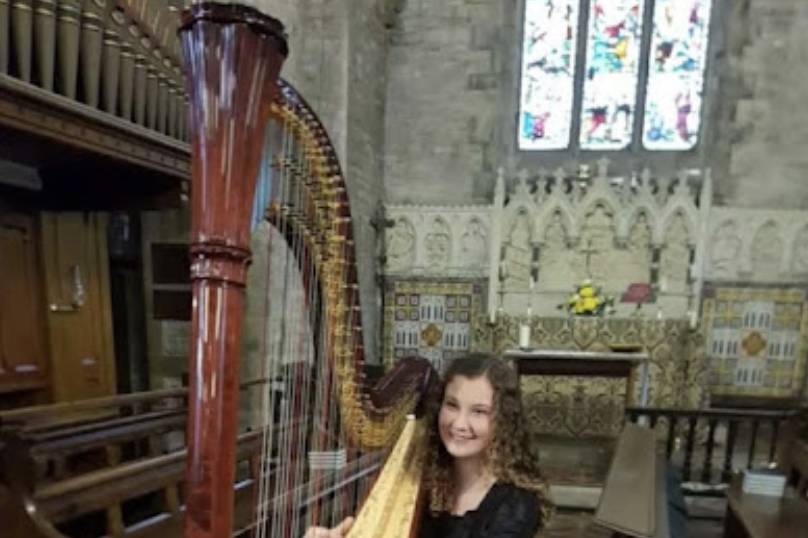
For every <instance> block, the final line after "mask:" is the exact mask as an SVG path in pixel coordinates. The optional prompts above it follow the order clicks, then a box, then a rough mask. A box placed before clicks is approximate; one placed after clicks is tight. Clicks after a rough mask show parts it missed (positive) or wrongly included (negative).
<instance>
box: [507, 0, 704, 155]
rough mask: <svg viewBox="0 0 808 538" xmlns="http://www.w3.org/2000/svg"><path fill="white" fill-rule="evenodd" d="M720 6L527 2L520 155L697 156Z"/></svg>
mask: <svg viewBox="0 0 808 538" xmlns="http://www.w3.org/2000/svg"><path fill="white" fill-rule="evenodd" d="M712 3H713V1H712V0H525V12H524V34H523V46H522V66H521V82H520V98H519V121H518V132H517V138H518V144H519V149H520V150H527V151H531V150H566V149H574V148H580V149H582V150H600V151H617V150H624V149H627V148H629V147H630V146H632V144H635V143H636V144H640V145H641V146H642V147H643V148H644V149H646V150H651V151H686V150H690V149H693V148H694V147H695V146H696V145H697V144H698V136H699V130H700V124H701V115H702V94H703V91H704V71H705V65H706V60H707V47H708V44H709V26H710V15H711V10H712ZM579 59H580V60H581V61H578V60H579Z"/></svg>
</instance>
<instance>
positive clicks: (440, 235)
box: [424, 217, 452, 272]
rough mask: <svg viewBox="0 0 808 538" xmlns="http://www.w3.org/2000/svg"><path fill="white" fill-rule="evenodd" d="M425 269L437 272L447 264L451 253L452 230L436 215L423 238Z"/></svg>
mask: <svg viewBox="0 0 808 538" xmlns="http://www.w3.org/2000/svg"><path fill="white" fill-rule="evenodd" d="M424 255H425V261H426V268H427V271H430V272H439V271H441V270H443V269H445V268H446V267H447V266H448V265H449V261H450V259H451V255H452V231H451V229H450V228H449V225H448V224H447V223H446V221H445V220H443V218H441V217H436V218H435V219H434V220H433V221H432V225H431V226H430V228H429V231H428V233H427V235H426V238H425V239H424Z"/></svg>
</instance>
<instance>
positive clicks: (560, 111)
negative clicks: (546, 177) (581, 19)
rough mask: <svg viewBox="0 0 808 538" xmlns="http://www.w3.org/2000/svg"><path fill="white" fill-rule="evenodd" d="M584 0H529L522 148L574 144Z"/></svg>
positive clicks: (523, 57) (523, 93)
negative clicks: (577, 53) (580, 10)
mask: <svg viewBox="0 0 808 538" xmlns="http://www.w3.org/2000/svg"><path fill="white" fill-rule="evenodd" d="M578 6H579V2H578V0H525V39H524V48H523V52H522V91H521V99H520V101H521V102H520V110H519V148H520V149H526V150H531V149H564V148H566V147H567V146H568V145H569V139H570V127H571V123H572V122H571V119H572V105H573V83H574V81H575V48H576V45H575V43H576V39H577V34H578Z"/></svg>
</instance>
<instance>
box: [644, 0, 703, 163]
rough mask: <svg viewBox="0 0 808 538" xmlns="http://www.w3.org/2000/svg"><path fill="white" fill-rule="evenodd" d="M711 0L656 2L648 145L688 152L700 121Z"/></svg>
mask: <svg viewBox="0 0 808 538" xmlns="http://www.w3.org/2000/svg"><path fill="white" fill-rule="evenodd" d="M710 7H711V0H688V1H683V0H657V1H656V3H655V5H654V36H653V41H652V43H651V57H650V59H649V71H648V96H647V98H646V101H645V126H644V128H643V144H644V145H645V147H646V148H648V149H662V150H686V149H690V148H692V147H693V146H695V145H696V142H697V139H698V132H699V123H700V118H701V96H702V87H703V85H704V64H705V61H706V57H707V43H708V34H709V23H710Z"/></svg>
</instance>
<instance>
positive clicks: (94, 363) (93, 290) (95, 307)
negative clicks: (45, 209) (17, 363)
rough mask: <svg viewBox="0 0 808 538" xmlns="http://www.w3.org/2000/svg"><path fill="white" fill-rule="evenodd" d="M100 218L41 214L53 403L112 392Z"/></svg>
mask: <svg viewBox="0 0 808 538" xmlns="http://www.w3.org/2000/svg"><path fill="white" fill-rule="evenodd" d="M106 223H107V219H106V216H105V215H102V214H97V213H43V214H42V253H43V254H42V256H43V260H44V267H45V282H46V293H47V303H48V331H49V341H50V355H51V371H52V374H53V375H52V377H51V379H52V387H53V388H52V390H53V400H54V401H70V400H78V399H85V398H94V397H98V396H105V395H109V394H114V392H115V359H114V351H113V341H112V316H111V301H110V289H109V257H108V255H107V242H106Z"/></svg>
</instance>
